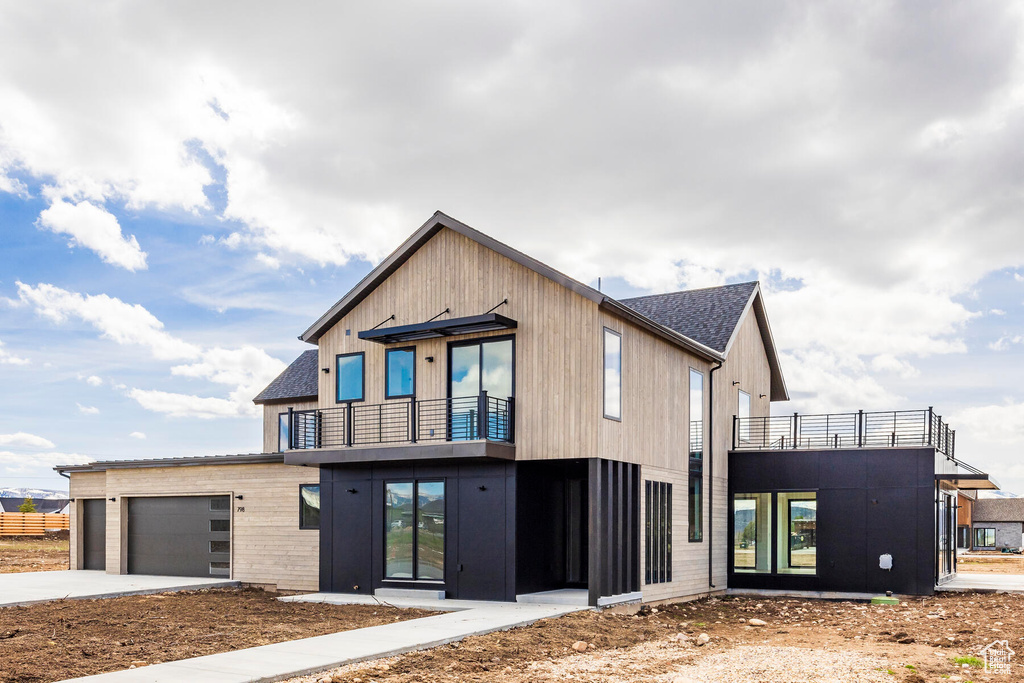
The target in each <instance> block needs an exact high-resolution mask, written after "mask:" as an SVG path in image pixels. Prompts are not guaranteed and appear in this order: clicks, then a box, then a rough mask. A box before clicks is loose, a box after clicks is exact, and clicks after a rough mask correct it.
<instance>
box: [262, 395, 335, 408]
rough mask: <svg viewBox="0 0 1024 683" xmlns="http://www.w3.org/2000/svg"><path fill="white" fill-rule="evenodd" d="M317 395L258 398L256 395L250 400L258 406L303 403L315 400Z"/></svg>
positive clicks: (317, 397)
mask: <svg viewBox="0 0 1024 683" xmlns="http://www.w3.org/2000/svg"><path fill="white" fill-rule="evenodd" d="M319 398H320V397H319V396H317V395H316V394H310V395H309V396H287V397H285V398H260V397H259V396H257V397H256V398H254V399H253V400H252V402H253V403H255V404H256V405H258V406H270V405H276V404H278V403H303V402H306V401H317V400H319Z"/></svg>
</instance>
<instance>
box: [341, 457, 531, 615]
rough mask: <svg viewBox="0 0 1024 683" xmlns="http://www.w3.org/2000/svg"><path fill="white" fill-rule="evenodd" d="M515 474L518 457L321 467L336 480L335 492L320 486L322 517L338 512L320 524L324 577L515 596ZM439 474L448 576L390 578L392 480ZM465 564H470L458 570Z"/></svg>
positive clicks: (361, 589) (365, 585) (346, 584)
mask: <svg viewBox="0 0 1024 683" xmlns="http://www.w3.org/2000/svg"><path fill="white" fill-rule="evenodd" d="M515 478H516V466H515V463H506V462H483V463H465V462H461V463H456V462H452V461H443V460H439V461H430V462H416V463H401V464H396V465H389V464H384V463H375V464H372V465H371V464H364V465H361V466H357V467H344V466H331V465H325V466H323V467H321V479H322V481H324V480H328V481H330V483H331V487H330V491H329V492H328V491H327V489H326V488H322V489H321V506H322V507H321V518H322V519H323V518H325V517H328V516H330V517H331V518H332V520H333V522H332V526H331V529H330V532H329V533H328V532H326V531H325V529H323V528H322V529H321V560H322V561H321V585H322V586H329V587H330V588H329V590H334V591H341V592H357V593H372V592H373V591H374V589H376V588H381V587H391V588H429V589H433V590H438V589H443V590H444V591H445V592H446V594H447V595H448V597H450V598H461V597H465V596H468V597H469V598H473V599H488V600H514V599H515V548H514V540H515V524H514V520H515V502H514V495H515ZM439 479H442V480H444V482H445V573H444V574H445V580H444V582H443V583H437V582H427V583H424V582H417V581H408V580H385V579H384V566H383V565H384V561H383V558H384V484H385V482H388V481H409V480H439ZM480 486H484V487H485V490H483V491H481V490H480V489H479V487H480ZM350 489H354V490H355V491H356V493H351V492H350ZM510 496H512V497H511V498H510ZM510 519H511V520H512V521H513V524H512V526H511V529H510V528H509V520H510ZM510 543H511V544H512V547H511V548H510ZM324 557H327V558H328V561H327V563H326V564H325V563H324V562H323V558H324ZM460 564H461V565H463V566H464V567H465V571H463V572H459V571H458V567H459V565H460ZM328 575H329V576H330V578H329V579H327V578H325V577H326V576H328ZM356 586H358V588H356ZM464 593H465V596H464V595H463V594H464Z"/></svg>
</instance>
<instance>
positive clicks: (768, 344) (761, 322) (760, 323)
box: [724, 282, 789, 401]
mask: <svg viewBox="0 0 1024 683" xmlns="http://www.w3.org/2000/svg"><path fill="white" fill-rule="evenodd" d="M751 309H753V311H754V316H755V317H756V318H757V327H758V330H759V331H760V332H761V342H762V343H763V344H764V350H765V356H767V358H768V368H769V370H770V371H771V387H770V388H769V391H768V394H769V400H771V401H788V400H789V389H787V388H786V378H785V377H783V375H782V364H781V362H780V361H779V352H778V349H777V348H776V346H775V336H774V335H773V334H772V327H771V325H770V324H769V323H768V313H767V312H766V311H765V309H764V296H763V295H762V294H761V283H760V282H758V283H755V285H754V289H753V290H752V291H751V292H750V298H749V299H747V303H746V305H745V306H744V307H743V313H741V314H740V319H739V321H738V322H737V323H736V327H735V328H733V331H732V336H730V337H729V343H728V344H726V345H725V353H724V355H725V356H726V357H728V355H729V351H730V350H731V349H732V344H733V342H734V341H736V337H737V335H738V334H739V331H740V328H741V327H743V321H744V320H746V318H747V314H748V313H749V312H750V310H751Z"/></svg>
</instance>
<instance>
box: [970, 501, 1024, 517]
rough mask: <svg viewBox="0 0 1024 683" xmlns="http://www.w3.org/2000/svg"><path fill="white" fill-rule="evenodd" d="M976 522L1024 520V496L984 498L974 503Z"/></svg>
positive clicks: (972, 515)
mask: <svg viewBox="0 0 1024 683" xmlns="http://www.w3.org/2000/svg"><path fill="white" fill-rule="evenodd" d="M971 519H972V520H973V521H975V522H1024V498H982V499H981V500H979V501H977V502H975V503H974V512H973V513H972V514H971Z"/></svg>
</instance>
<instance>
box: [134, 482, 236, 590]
mask: <svg viewBox="0 0 1024 683" xmlns="http://www.w3.org/2000/svg"><path fill="white" fill-rule="evenodd" d="M128 573H129V574H155V575H161V576H223V577H229V576H230V575H231V497H230V496H166V497H154V498H129V499H128Z"/></svg>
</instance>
